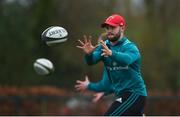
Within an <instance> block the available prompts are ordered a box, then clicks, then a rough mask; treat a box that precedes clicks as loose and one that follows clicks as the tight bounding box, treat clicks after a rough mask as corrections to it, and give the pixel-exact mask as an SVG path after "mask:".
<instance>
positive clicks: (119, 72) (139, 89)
mask: <svg viewBox="0 0 180 117" xmlns="http://www.w3.org/2000/svg"><path fill="white" fill-rule="evenodd" d="M105 44H106V45H107V46H108V48H109V49H110V50H111V51H112V56H109V57H104V56H101V54H102V50H101V49H102V46H101V45H99V46H98V47H97V48H96V49H95V50H94V51H93V52H92V53H91V54H90V55H85V60H86V62H87V64H88V65H93V64H96V63H98V62H99V61H102V62H103V63H104V70H103V75H102V79H101V80H100V81H99V82H96V83H90V84H89V85H88V89H89V90H93V91H96V92H105V94H106V95H107V94H110V93H114V94H115V96H119V95H121V94H123V93H124V92H135V93H137V94H139V95H142V96H147V92H146V86H145V83H144V80H143V79H142V76H141V70H140V67H141V55H140V52H139V50H138V48H137V46H136V45H135V44H134V43H133V42H131V41H130V40H128V39H127V38H126V37H123V38H122V39H121V40H119V41H118V43H117V44H115V45H112V44H111V43H110V41H109V40H106V41H105Z"/></svg>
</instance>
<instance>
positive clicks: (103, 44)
mask: <svg viewBox="0 0 180 117" xmlns="http://www.w3.org/2000/svg"><path fill="white" fill-rule="evenodd" d="M100 43H101V42H100ZM101 45H102V47H103V48H104V49H107V50H108V49H109V48H108V47H107V46H106V45H105V43H101Z"/></svg>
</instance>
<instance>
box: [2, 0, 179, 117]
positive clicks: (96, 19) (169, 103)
mask: <svg viewBox="0 0 180 117" xmlns="http://www.w3.org/2000/svg"><path fill="white" fill-rule="evenodd" d="M179 8H180V1H179V0H173V1H172V0H0V40H1V42H0V66H1V68H0V105H1V106H0V115H102V114H103V113H104V112H105V111H106V109H107V108H108V106H109V105H110V104H111V102H112V101H113V98H112V96H107V97H105V98H103V99H102V100H101V101H100V102H98V103H97V104H93V103H92V102H91V99H92V95H93V93H92V92H87V93H85V94H80V93H78V92H76V91H75V90H74V85H75V81H76V80H77V79H79V80H82V79H84V76H85V75H86V74H88V75H89V77H90V80H91V81H93V82H96V81H98V80H100V79H101V75H102V66H103V64H102V63H99V64H97V65H95V66H88V65H86V64H85V62H84V60H83V53H82V52H81V51H80V50H79V49H77V48H76V45H77V44H78V42H77V40H78V39H81V38H82V37H83V35H84V34H86V35H92V37H93V43H94V44H95V43H97V38H98V36H99V35H100V34H101V33H102V32H103V31H104V30H103V29H101V28H100V24H101V23H102V22H103V21H104V19H105V18H107V17H108V16H109V15H111V14H112V13H119V14H121V15H122V16H124V18H125V19H126V22H127V29H126V33H125V35H126V36H127V37H128V38H129V39H130V40H132V41H134V42H135V43H137V45H138V47H139V49H140V51H141V54H142V74H143V78H144V80H145V83H146V85H147V89H148V95H149V96H148V100H147V104H146V110H145V113H146V115H180V111H179V107H180V90H179V89H180V54H179V50H180V14H179ZM53 25H56V26H62V27H64V28H65V29H67V31H68V32H69V36H68V41H67V42H65V43H62V44H58V45H56V46H51V47H49V46H47V45H46V44H45V43H43V42H42V40H41V33H42V32H43V31H44V30H45V29H46V28H48V27H50V26H53ZM38 58H47V59H49V60H51V61H52V62H53V64H54V66H55V72H54V73H53V74H52V75H50V76H40V75H38V74H36V73H35V71H34V69H33V63H34V62H35V60H36V59H38Z"/></svg>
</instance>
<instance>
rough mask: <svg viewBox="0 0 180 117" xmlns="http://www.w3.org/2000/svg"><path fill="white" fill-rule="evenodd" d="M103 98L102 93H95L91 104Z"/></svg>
mask: <svg viewBox="0 0 180 117" xmlns="http://www.w3.org/2000/svg"><path fill="white" fill-rule="evenodd" d="M103 96H104V92H100V93H95V94H94V98H93V100H92V102H94V103H96V102H98V101H99V100H100V99H101V98H102V97H103Z"/></svg>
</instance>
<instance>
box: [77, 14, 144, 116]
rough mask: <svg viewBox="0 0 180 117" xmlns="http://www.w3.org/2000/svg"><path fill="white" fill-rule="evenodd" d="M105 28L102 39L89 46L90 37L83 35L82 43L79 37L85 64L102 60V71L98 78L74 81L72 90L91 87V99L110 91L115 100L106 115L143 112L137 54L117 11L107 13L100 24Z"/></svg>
mask: <svg viewBox="0 0 180 117" xmlns="http://www.w3.org/2000/svg"><path fill="white" fill-rule="evenodd" d="M101 26H102V27H103V28H105V31H106V37H107V38H106V40H100V41H99V44H98V45H97V46H93V45H92V43H91V40H90V38H91V37H89V38H88V37H86V36H84V42H82V41H81V40H79V42H80V44H81V45H80V46H77V47H78V48H80V49H82V50H83V51H84V53H85V60H86V62H87V64H88V65H93V64H96V63H98V62H99V61H102V62H103V63H104V71H103V77H102V80H101V81H99V82H97V83H91V82H90V81H89V79H88V77H87V76H86V77H85V81H80V80H77V84H76V85H75V88H76V90H78V91H85V90H87V89H88V90H92V91H95V92H99V93H96V94H95V98H94V99H93V101H94V102H96V101H98V100H99V99H100V98H101V97H102V96H104V95H108V94H110V93H114V94H115V97H116V100H115V101H114V102H113V103H112V105H111V106H110V108H109V109H108V110H107V112H106V113H105V114H104V115H106V116H118V115H122V116H126V115H127V116H131V115H136V116H140V115H142V114H143V110H144V106H145V100H146V96H147V93H146V87H145V84H144V81H143V79H142V77H141V71H140V59H141V55H140V52H139V50H138V48H137V46H136V45H135V44H134V43H133V42H131V41H130V40H128V38H127V37H125V36H124V31H125V26H126V23H125V20H124V18H123V17H122V16H120V15H118V14H113V15H111V16H109V17H108V18H107V19H106V20H105V22H104V23H103V24H102V25H101Z"/></svg>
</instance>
